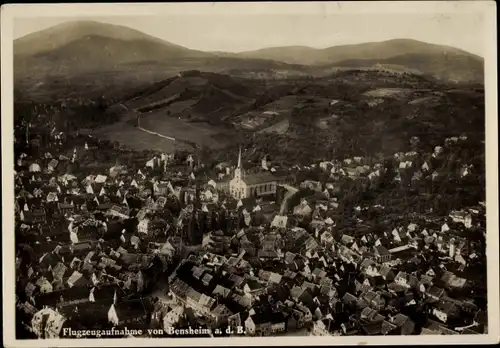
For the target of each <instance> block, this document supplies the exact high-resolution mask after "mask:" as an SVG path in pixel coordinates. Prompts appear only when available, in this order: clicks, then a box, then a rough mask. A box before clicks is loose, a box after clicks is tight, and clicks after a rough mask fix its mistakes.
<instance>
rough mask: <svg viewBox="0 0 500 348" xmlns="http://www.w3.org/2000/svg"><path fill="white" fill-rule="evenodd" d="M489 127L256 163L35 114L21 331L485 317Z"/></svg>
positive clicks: (426, 323) (400, 324) (384, 325)
mask: <svg viewBox="0 0 500 348" xmlns="http://www.w3.org/2000/svg"><path fill="white" fill-rule="evenodd" d="M476 141H477V140H473V139H469V137H468V136H467V135H464V134H455V135H451V136H449V137H448V138H446V140H445V142H444V143H442V144H440V145H439V146H435V147H434V148H433V149H432V150H431V151H426V150H425V147H423V146H420V145H421V144H420V142H419V139H418V137H412V138H410V139H408V143H409V145H408V146H409V147H410V151H405V152H396V153H394V154H392V155H391V156H388V157H385V158H384V157H382V158H381V157H377V158H375V157H368V156H366V155H363V156H362V155H359V156H352V157H349V158H329V159H325V160H324V161H321V162H315V163H309V164H307V165H302V164H297V165H294V166H288V167H287V166H285V165H283V164H281V163H274V162H273V159H272V158H269V157H264V158H263V159H262V162H261V163H260V165H257V166H255V165H249V163H248V161H247V159H246V158H247V157H246V155H247V153H248V152H249V150H248V149H246V148H245V147H244V146H241V145H234V146H232V147H231V149H230V150H228V151H229V152H230V154H231V156H230V157H231V158H232V159H231V160H230V161H228V162H221V163H211V162H210V159H209V158H205V157H204V156H201V155H200V153H199V152H196V151H192V152H191V153H190V152H189V151H177V152H174V153H155V152H153V151H142V152H139V151H133V150H128V149H125V148H123V147H120V146H119V145H118V144H113V143H111V142H109V141H103V140H98V139H97V138H95V137H92V136H91V135H88V134H84V133H83V132H65V131H61V130H60V129H57V127H56V126H55V124H51V123H50V122H46V120H44V119H43V118H39V119H36V118H34V119H33V120H32V121H30V122H24V121H23V122H19V123H18V124H16V128H15V150H16V159H15V160H16V163H15V197H16V213H15V219H16V224H15V231H10V232H9V231H5V232H4V233H14V234H15V239H16V308H17V311H16V316H17V317H16V324H17V336H18V337H21V338H71V337H67V336H68V335H66V334H65V333H68V332H77V331H78V332H84V331H85V330H95V331H99V332H102V333H103V334H102V336H101V334H99V337H113V338H116V337H117V336H116V333H117V332H119V333H120V332H121V333H122V336H119V337H130V336H133V334H131V333H130V332H132V331H133V333H137V332H140V333H141V335H142V336H144V337H148V336H149V337H151V336H155V337H156V336H157V335H152V334H151V333H152V332H163V333H164V336H165V337H169V336H170V335H169V334H168V333H169V332H183V333H185V335H181V336H182V337H189V336H193V337H194V336H196V337H200V335H201V336H206V337H209V336H214V335H220V336H241V335H246V336H279V335H303V336H307V335H311V336H344V335H419V334H426V335H460V334H484V333H487V327H488V325H487V306H486V302H487V301H486V298H487V295H486V280H485V279H486V252H485V237H486V218H485V198H484V168H481V165H483V166H484V163H482V164H481V163H480V162H477V163H472V161H470V160H471V158H473V155H472V154H471V153H470V152H471V151H472V150H470V149H471V148H474V146H475V145H474V144H472V143H473V142H476ZM471 144H472V145H471ZM483 159H484V158H483ZM478 187H483V189H482V193H479V194H478V193H477V192H480V190H479V189H478ZM467 188H471V190H472V191H473V192H475V193H476V194H475V195H473V194H469V193H468V192H467ZM478 195H479V196H480V197H479V199H477V196H478ZM481 197H482V198H481ZM228 327H230V328H234V330H226V328H228ZM112 328H113V333H111V329H112ZM124 328H128V330H130V332H129V331H128V330H124ZM189 328H196V329H197V330H198V331H197V333H193V334H192V335H191V334H190V332H191V331H192V330H191V331H190V329H189ZM120 330H121V331H120ZM200 333H201V334H200ZM108 334H109V335H108ZM107 335H108V336H107ZM70 336H71V335H70ZM72 337H73V336H72ZM177 337H178V336H177ZM73 338H77V337H76V336H74V337H73Z"/></svg>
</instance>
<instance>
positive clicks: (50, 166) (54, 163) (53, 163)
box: [47, 158, 59, 171]
mask: <svg viewBox="0 0 500 348" xmlns="http://www.w3.org/2000/svg"><path fill="white" fill-rule="evenodd" d="M58 164H59V161H58V160H56V159H55V158H54V159H52V160H50V162H49V164H48V165H47V168H48V169H49V170H50V171H54V170H56V168H57V165H58Z"/></svg>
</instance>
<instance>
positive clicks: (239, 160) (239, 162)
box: [237, 146, 241, 169]
mask: <svg viewBox="0 0 500 348" xmlns="http://www.w3.org/2000/svg"><path fill="white" fill-rule="evenodd" d="M237 168H240V169H241V146H240V152H239V154H238V166H237Z"/></svg>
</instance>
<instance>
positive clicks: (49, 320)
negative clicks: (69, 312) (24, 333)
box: [31, 308, 66, 339]
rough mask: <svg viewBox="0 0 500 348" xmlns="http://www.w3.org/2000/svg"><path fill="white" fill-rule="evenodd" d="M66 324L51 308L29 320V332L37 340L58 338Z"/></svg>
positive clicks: (41, 311) (44, 309) (43, 310)
mask: <svg viewBox="0 0 500 348" xmlns="http://www.w3.org/2000/svg"><path fill="white" fill-rule="evenodd" d="M65 322H66V318H64V317H63V316H62V315H61V314H59V313H58V312H57V311H55V310H53V309H51V308H43V309H42V310H40V311H38V312H37V313H36V314H35V315H34V316H33V319H32V320H31V330H32V332H33V333H34V334H35V335H36V336H37V337H38V338H45V339H54V338H60V337H61V333H62V330H63V326H64V324H65Z"/></svg>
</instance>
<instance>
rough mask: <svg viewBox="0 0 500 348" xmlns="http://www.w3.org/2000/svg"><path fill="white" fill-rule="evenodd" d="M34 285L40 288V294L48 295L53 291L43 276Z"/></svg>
mask: <svg viewBox="0 0 500 348" xmlns="http://www.w3.org/2000/svg"><path fill="white" fill-rule="evenodd" d="M35 285H36V286H38V287H39V288H40V292H41V293H42V294H45V293H48V292H52V290H53V287H52V284H51V283H50V282H49V280H48V279H47V278H46V277H44V276H42V277H40V278H38V280H37V281H36V283H35Z"/></svg>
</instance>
